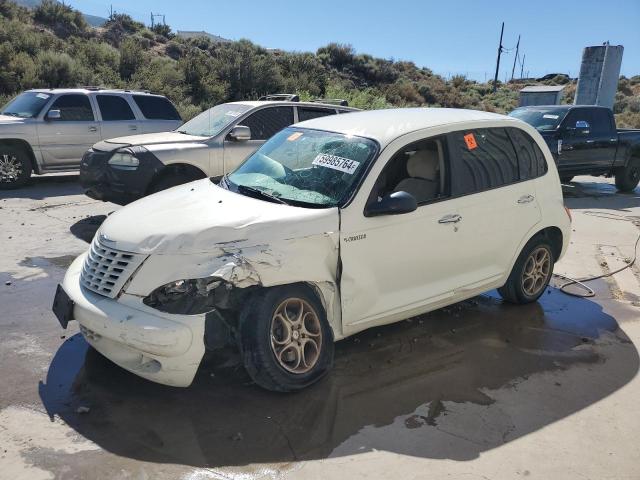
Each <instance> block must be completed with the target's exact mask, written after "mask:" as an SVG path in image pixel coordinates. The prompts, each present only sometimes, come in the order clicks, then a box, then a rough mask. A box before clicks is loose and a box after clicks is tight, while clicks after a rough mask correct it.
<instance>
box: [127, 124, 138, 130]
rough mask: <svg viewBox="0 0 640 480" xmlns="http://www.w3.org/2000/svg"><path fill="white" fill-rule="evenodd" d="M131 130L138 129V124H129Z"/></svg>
mask: <svg viewBox="0 0 640 480" xmlns="http://www.w3.org/2000/svg"><path fill="white" fill-rule="evenodd" d="M129 130H138V127H137V126H136V125H129Z"/></svg>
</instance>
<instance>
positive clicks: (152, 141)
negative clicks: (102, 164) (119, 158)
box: [93, 132, 207, 152]
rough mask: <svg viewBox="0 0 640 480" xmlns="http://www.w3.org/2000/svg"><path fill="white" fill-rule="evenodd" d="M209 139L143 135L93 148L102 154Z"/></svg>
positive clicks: (175, 134)
mask: <svg viewBox="0 0 640 480" xmlns="http://www.w3.org/2000/svg"><path fill="white" fill-rule="evenodd" d="M206 139H207V137H197V136H195V135H186V134H184V133H178V132H159V133H143V134H142V135H130V136H128V137H117V138H110V139H108V140H103V141H102V142H98V143H96V144H95V145H94V146H93V148H94V149H95V150H100V151H102V152H111V151H113V150H117V149H119V148H124V147H133V146H143V147H144V146H148V145H161V144H163V143H190V142H202V141H204V140H206Z"/></svg>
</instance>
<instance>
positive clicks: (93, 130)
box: [89, 126, 98, 132]
mask: <svg viewBox="0 0 640 480" xmlns="http://www.w3.org/2000/svg"><path fill="white" fill-rule="evenodd" d="M89 131H90V132H97V131H98V127H94V126H91V127H89Z"/></svg>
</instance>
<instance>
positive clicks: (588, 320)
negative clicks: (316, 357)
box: [41, 288, 638, 467]
mask: <svg viewBox="0 0 640 480" xmlns="http://www.w3.org/2000/svg"><path fill="white" fill-rule="evenodd" d="M550 292H551V293H549V294H545V295H544V297H543V298H542V300H541V303H534V304H530V305H525V306H515V305H507V304H503V303H502V302H501V301H500V300H499V298H498V297H497V294H496V293H495V292H491V293H490V294H488V295H484V296H481V297H477V298H475V299H473V300H471V301H467V302H463V303H460V304H457V305H453V306H451V307H448V308H445V309H441V310H438V311H436V312H432V313H430V314H428V315H424V316H421V317H417V318H413V319H411V320H410V321H405V322H400V323H398V324H394V325H389V326H386V327H381V328H376V329H372V330H368V331H366V332H363V333H361V334H359V335H357V336H356V337H352V338H349V339H346V340H345V341H342V342H339V343H338V344H337V345H336V359H335V365H334V369H333V370H332V371H331V372H330V373H329V374H328V375H327V377H325V378H324V379H323V380H322V381H320V382H319V383H317V384H316V385H314V386H312V387H310V388H308V389H306V390H304V391H302V392H299V393H296V394H276V393H272V392H267V391H264V390H262V389H260V388H258V387H256V386H254V385H252V384H251V382H250V379H249V378H248V376H247V375H246V374H245V373H244V370H243V369H242V368H241V367H240V366H233V365H227V366H226V367H225V368H221V367H219V366H217V365H219V363H217V362H216V361H213V360H212V359H209V360H208V361H205V362H204V363H203V365H202V366H201V368H200V370H199V372H198V375H197V377H196V380H195V382H194V384H193V385H192V386H191V387H190V388H187V389H176V388H170V387H164V386H161V385H157V384H153V383H151V382H147V381H145V380H143V379H140V378H138V377H136V376H134V375H132V374H129V373H128V372H125V371H124V370H122V369H120V368H118V367H116V366H115V365H113V364H112V363H111V362H109V361H107V360H106V359H104V357H102V356H101V355H99V354H97V353H96V352H95V351H93V350H91V349H90V350H89V351H88V352H87V353H86V355H85V352H86V344H85V343H84V341H83V340H82V338H81V337H80V336H79V335H77V336H75V337H72V338H73V341H72V340H71V339H69V340H68V341H67V342H65V343H64V344H63V346H62V347H61V348H60V350H59V351H58V353H57V354H56V356H55V358H54V360H53V361H52V363H51V366H50V369H49V374H48V376H47V380H46V382H45V383H43V384H42V385H41V398H42V401H43V403H44V404H45V407H46V408H47V411H48V412H49V414H50V415H54V414H57V415H60V416H61V417H62V418H63V419H64V420H65V421H66V422H67V423H68V424H69V425H71V426H72V427H73V428H74V429H76V430H77V431H78V432H80V433H81V434H82V435H84V436H85V437H87V438H89V439H91V440H92V441H94V442H96V443H98V444H99V445H100V446H101V447H102V448H104V449H106V450H108V451H110V452H113V453H115V454H117V455H121V456H128V457H134V458H137V459H142V460H146V461H153V462H163V463H164V462H170V463H180V464H187V465H193V466H200V467H212V466H213V467H219V466H233V465H235V466H239V465H247V464H249V463H265V462H266V463H270V462H290V461H294V460H300V459H316V458H326V457H327V456H329V455H330V454H331V453H332V452H333V451H334V450H335V449H336V448H337V447H338V446H339V445H343V444H344V442H345V441H346V440H347V439H349V438H350V437H352V436H354V435H356V434H358V432H361V431H362V430H363V429H364V428H365V427H367V431H369V428H370V427H373V428H377V427H383V426H386V427H385V428H388V426H389V425H392V424H393V425H396V424H397V425H399V427H394V428H396V430H394V435H393V436H391V437H389V436H388V435H385V436H384V438H378V439H377V440H376V441H377V442H378V443H377V447H376V448H380V445H382V446H383V447H384V448H385V449H388V450H389V451H397V450H396V449H397V448H398V447H397V445H398V441H397V440H398V439H399V438H404V437H405V436H406V435H409V434H410V432H412V431H416V430H415V429H416V428H418V427H422V428H439V427H438V425H439V422H440V420H441V419H442V418H443V417H444V416H446V417H447V418H449V415H450V414H449V412H448V411H447V408H446V406H445V404H446V402H460V403H465V404H476V405H480V406H484V408H488V407H487V406H489V405H492V404H493V403H494V402H495V400H494V399H493V398H491V397H490V396H489V395H488V393H487V392H489V391H491V390H492V389H499V388H504V387H505V386H507V387H508V386H510V385H511V386H513V388H514V390H515V391H517V388H516V386H517V384H518V382H521V381H523V379H526V378H527V377H529V376H531V375H532V374H535V373H540V372H550V371H565V370H567V369H570V368H571V366H573V365H596V364H602V363H603V362H605V361H606V359H605V358H603V356H602V355H601V354H600V353H599V351H598V349H597V345H596V343H597V339H598V337H599V336H600V335H602V333H603V332H613V335H614V338H616V336H617V337H618V338H619V339H620V341H621V342H624V341H625V338H626V337H625V336H624V334H623V333H622V332H621V331H620V330H619V328H618V325H617V323H616V321H615V319H614V318H612V317H611V316H609V315H607V314H606V313H604V312H603V311H602V308H601V307H600V306H599V305H598V304H596V303H594V302H593V301H591V300H586V299H578V298H572V297H568V296H565V295H562V294H561V293H559V292H558V291H557V290H555V289H553V288H552V289H550ZM634 358H635V360H634V361H630V362H627V364H626V366H625V368H626V369H627V370H628V371H622V372H619V373H618V374H617V376H618V375H619V378H620V381H619V384H616V385H615V386H613V387H612V386H611V385H610V384H608V383H607V382H602V386H601V390H602V391H600V390H598V391H597V392H596V391H591V393H590V395H584V393H581V392H573V391H563V392H562V395H560V394H557V395H555V396H554V399H553V405H544V406H541V405H536V406H535V408H534V406H532V411H533V412H535V411H537V410H538V409H543V410H544V409H553V408H557V409H560V410H561V412H559V413H558V414H557V415H558V416H565V415H570V414H571V413H573V412H574V411H575V410H576V409H579V408H583V407H585V406H587V405H588V404H590V402H591V401H592V400H589V398H590V397H592V396H594V397H597V398H598V399H599V398H603V397H604V396H606V395H608V394H610V393H611V391H612V390H611V389H612V388H614V389H615V388H619V386H621V385H623V384H624V383H626V382H627V381H628V380H629V379H630V378H632V377H633V376H634V375H635V373H636V372H637V369H638V357H637V354H635V357H634ZM588 397H589V398H588ZM527 401H528V399H527V398H523V399H522V402H523V403H526V402H527ZM70 405H71V407H70ZM74 405H87V406H89V407H90V409H91V412H90V414H85V415H79V414H76V413H75V410H74V408H73V406H74ZM425 408H426V409H427V410H424V409H425ZM422 410H424V411H426V412H427V413H426V414H424V415H420V414H417V413H416V412H419V411H422ZM405 417H406V418H405ZM398 418H400V419H403V420H402V421H400V422H396V419H398ZM534 418H535V413H534ZM510 421H511V420H510ZM517 421H518V420H517V419H515V420H513V422H517ZM541 421H542V420H541ZM522 423H523V424H526V425H532V426H531V428H534V429H537V428H542V427H543V426H545V424H544V423H542V424H538V425H536V424H535V421H532V419H531V418H527V419H526V421H525V420H524V419H523V420H522ZM487 428H491V427H490V426H487ZM476 433H477V432H476ZM481 433H482V432H480V433H477V434H481ZM525 433H526V432H525ZM502 442H503V441H502V440H500V442H499V444H501V443H502ZM405 443H406V442H405ZM497 445H498V443H495V444H494V443H492V442H487V444H486V445H484V446H477V445H476V446H473V447H471V448H473V449H476V451H475V452H471V453H470V452H466V453H464V455H466V456H469V455H471V456H473V455H478V454H479V452H480V451H482V450H486V449H489V448H492V447H495V446H497ZM422 448H423V449H424V454H425V455H429V454H430V453H429V452H431V454H433V455H436V456H437V454H436V453H434V452H435V450H433V451H432V450H430V448H431V447H430V446H429V445H424V446H423V447H422ZM434 448H435V447H434ZM366 450H367V449H366V448H365V449H364V450H362V451H366ZM359 451H361V450H358V451H353V452H347V453H349V454H355V453H358V452H359ZM400 453H403V452H402V451H400ZM461 455H463V454H461ZM464 455H463V456H464Z"/></svg>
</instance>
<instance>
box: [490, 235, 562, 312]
mask: <svg viewBox="0 0 640 480" xmlns="http://www.w3.org/2000/svg"><path fill="white" fill-rule="evenodd" d="M554 261H555V260H554V258H553V249H552V248H551V245H549V243H548V242H547V240H546V239H545V238H544V237H540V236H538V237H534V238H532V239H531V240H529V242H528V243H527V244H526V245H525V246H524V248H523V249H522V252H520V255H519V256H518V259H517V260H516V263H515V265H514V266H513V269H512V270H511V274H510V275H509V278H508V279H507V283H505V284H504V286H503V287H500V288H499V289H498V293H499V294H500V296H501V297H502V298H503V299H504V300H506V301H507V302H509V303H517V304H525V303H531V302H535V301H536V300H538V298H540V295H542V293H543V292H544V290H545V289H546V288H547V285H549V281H550V280H551V275H553V264H554Z"/></svg>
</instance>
